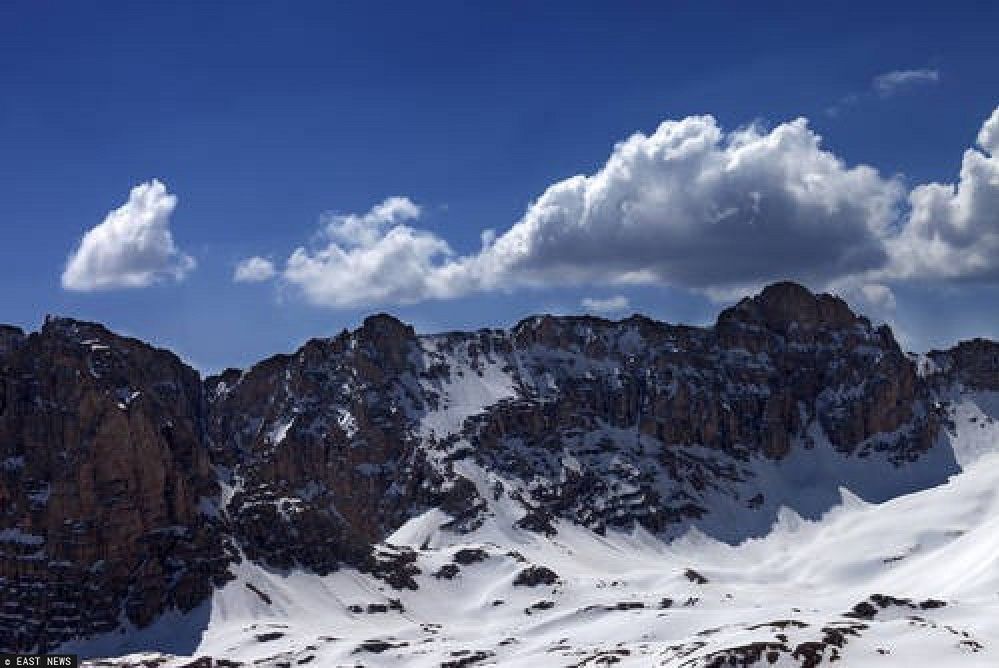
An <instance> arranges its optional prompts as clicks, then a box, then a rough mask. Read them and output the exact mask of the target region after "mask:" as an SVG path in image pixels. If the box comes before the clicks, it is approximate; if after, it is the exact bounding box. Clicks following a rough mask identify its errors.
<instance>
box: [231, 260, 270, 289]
mask: <svg viewBox="0 0 999 668" xmlns="http://www.w3.org/2000/svg"><path fill="white" fill-rule="evenodd" d="M275 275H277V270H276V269H275V268H274V263H273V262H271V261H270V260H268V259H267V258H263V257H258V256H254V257H248V258H246V259H245V260H243V261H241V262H240V263H239V264H237V265H236V271H235V272H234V273H233V275H232V280H233V281H234V282H236V283H260V282H263V281H269V280H270V279H272V278H274V276H275Z"/></svg>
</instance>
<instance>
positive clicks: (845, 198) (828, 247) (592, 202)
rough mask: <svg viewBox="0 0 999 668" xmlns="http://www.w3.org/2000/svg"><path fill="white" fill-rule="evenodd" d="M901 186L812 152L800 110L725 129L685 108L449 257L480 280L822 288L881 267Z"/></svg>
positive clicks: (814, 138)
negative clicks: (473, 246)
mask: <svg viewBox="0 0 999 668" xmlns="http://www.w3.org/2000/svg"><path fill="white" fill-rule="evenodd" d="M902 193H903V190H902V187H901V184H900V183H899V182H898V181H897V180H895V179H885V178H882V177H881V176H880V175H879V174H878V172H877V171H876V170H875V169H873V168H871V167H866V166H859V167H848V166H846V165H845V164H844V163H843V162H842V161H841V160H840V159H839V158H837V157H836V156H834V155H833V154H832V153H829V152H828V151H825V150H822V149H821V147H820V138H819V137H818V135H816V134H815V133H814V132H812V131H811V130H810V129H809V128H808V125H807V122H806V121H805V120H804V119H798V120H795V121H792V122H790V123H784V124H781V125H778V126H777V127H775V128H774V129H773V130H771V131H769V132H766V131H763V130H761V129H760V128H758V127H749V128H745V129H742V130H737V131H734V132H730V133H725V132H723V131H722V130H721V129H720V128H719V127H718V125H717V123H716V122H715V120H714V118H712V117H710V116H694V117H688V118H685V119H683V120H681V121H667V122H665V123H663V124H662V125H660V126H659V128H658V129H657V130H656V132H655V133H653V134H652V135H649V136H646V135H643V134H636V135H633V136H632V137H630V138H629V139H627V140H626V141H624V142H621V143H619V144H618V145H617V146H615V148H614V151H613V152H612V154H611V156H610V158H609V159H608V160H607V162H606V164H605V165H604V166H603V167H602V168H601V169H600V170H599V171H597V172H596V173H595V174H592V175H590V176H574V177H572V178H569V179H566V180H564V181H561V182H559V183H556V184H554V185H552V186H550V187H549V188H548V189H547V190H546V191H545V193H544V194H542V196H541V197H540V198H538V200H537V201H535V202H534V203H533V204H532V205H531V206H530V207H529V209H528V211H527V213H526V214H525V216H524V217H523V218H522V219H521V220H520V221H519V222H518V223H516V224H515V225H514V226H513V227H512V228H511V229H510V230H509V231H507V232H506V233H504V234H503V235H501V236H499V237H498V238H496V240H495V241H494V242H493V243H492V244H491V245H490V246H489V247H488V248H486V249H485V250H483V251H482V252H481V253H480V254H479V255H478V256H476V257H473V258H465V259H463V260H462V261H460V263H459V264H460V265H461V266H462V267H463V268H464V270H465V271H464V274H465V275H466V276H467V277H469V278H470V279H472V280H470V281H469V283H471V284H478V285H479V286H481V287H483V288H491V287H493V286H495V285H498V284H501V283H504V282H505V283H540V284H551V283H606V282H610V283H614V284H639V283H657V284H668V285H675V286H681V287H687V288H694V289H705V290H707V289H724V288H726V287H736V286H742V285H746V284H754V283H758V282H761V281H768V280H771V279H773V278H776V277H778V276H780V277H785V278H795V279H798V280H802V281H805V282H808V283H823V282H826V281H829V280H831V279H833V278H836V277H838V276H841V275H843V274H847V273H855V272H859V271H864V270H866V269H870V268H875V267H879V266H881V265H882V264H883V262H884V260H885V255H884V249H883V247H882V244H881V237H882V236H883V234H884V231H885V230H886V229H887V228H888V227H889V226H890V224H891V223H892V221H894V220H895V219H896V216H897V207H898V204H899V202H900V200H901V196H902Z"/></svg>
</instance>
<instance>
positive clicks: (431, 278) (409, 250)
mask: <svg viewBox="0 0 999 668" xmlns="http://www.w3.org/2000/svg"><path fill="white" fill-rule="evenodd" d="M419 216H420V208H419V207H418V206H416V205H415V204H414V203H413V202H411V201H410V200H409V199H407V198H405V197H390V198H389V199H386V200H385V201H384V202H382V203H381V204H379V205H377V206H375V207H374V208H372V209H371V210H370V211H369V212H367V213H366V214H363V215H355V214H351V215H340V214H338V215H333V216H329V217H328V220H327V221H326V223H325V226H324V231H323V237H324V239H323V241H324V243H325V245H324V246H321V247H320V248H318V249H313V250H309V249H306V248H304V247H302V248H298V249H296V250H295V251H294V252H293V253H292V254H291V257H289V258H288V262H287V265H286V267H285V269H284V272H283V274H282V276H283V278H284V280H285V281H287V282H288V283H289V284H291V285H293V286H296V287H297V288H299V289H300V290H301V291H302V293H303V294H304V296H305V297H306V299H307V300H309V301H310V302H312V303H313V304H317V305H322V306H334V307H347V306H354V305H359V304H369V303H372V302H395V303H412V302H416V301H420V300H423V299H428V298H433V297H451V296H455V295H457V294H459V293H460V292H462V289H461V288H460V286H457V285H452V284H451V283H450V282H449V281H448V280H447V277H446V276H443V275H442V273H441V272H445V273H446V272H447V271H448V270H449V264H448V262H449V258H451V257H452V256H453V253H452V251H451V248H450V246H448V244H447V242H445V241H444V240H442V239H440V238H438V237H436V236H435V235H433V234H432V233H430V232H426V231H422V230H418V229H414V228H412V227H410V226H408V225H406V224H405V222H407V221H409V220H413V219H416V218H418V217H419Z"/></svg>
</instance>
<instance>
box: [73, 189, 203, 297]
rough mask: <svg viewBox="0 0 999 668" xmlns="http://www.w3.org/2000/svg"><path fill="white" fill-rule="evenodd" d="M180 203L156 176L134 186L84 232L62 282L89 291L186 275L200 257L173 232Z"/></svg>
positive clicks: (129, 286)
mask: <svg viewBox="0 0 999 668" xmlns="http://www.w3.org/2000/svg"><path fill="white" fill-rule="evenodd" d="M176 207H177V197H176V195H171V194H170V193H168V192H167V189H166V186H164V185H163V184H162V183H161V182H160V181H158V180H156V179H153V180H152V181H149V182H147V183H142V184H140V185H137V186H135V187H134V188H132V190H131V192H130V193H129V196H128V201H127V202H125V204H123V205H122V206H120V207H119V208H117V209H115V210H114V211H111V212H110V213H108V215H107V216H106V217H105V218H104V220H103V222H101V223H100V224H99V225H97V226H96V227H94V228H92V229H90V230H88V231H87V233H86V234H84V235H83V238H82V239H81V240H80V245H79V246H77V248H76V249H75V250H74V251H73V252H72V253H71V254H70V256H69V259H68V260H67V261H66V268H65V270H64V271H63V273H62V287H63V288H64V289H66V290H75V291H82V292H88V291H93V290H111V289H116V288H143V287H146V286H149V285H152V284H153V283H157V282H160V281H163V280H167V279H172V280H175V281H181V280H183V279H184V277H185V276H186V275H187V274H188V272H190V271H191V270H193V269H194V267H195V264H196V263H195V261H194V258H192V257H190V256H189V255H185V254H184V253H182V252H181V251H180V249H179V248H177V246H176V245H175V244H174V241H173V235H172V234H171V233H170V216H171V215H172V214H173V211H174V209H175V208H176Z"/></svg>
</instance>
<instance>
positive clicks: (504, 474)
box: [0, 283, 999, 666]
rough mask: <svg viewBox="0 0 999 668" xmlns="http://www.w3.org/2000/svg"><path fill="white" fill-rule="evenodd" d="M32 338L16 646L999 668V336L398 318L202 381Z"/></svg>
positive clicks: (90, 342)
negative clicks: (903, 336)
mask: <svg viewBox="0 0 999 668" xmlns="http://www.w3.org/2000/svg"><path fill="white" fill-rule="evenodd" d="M5 332H6V334H5V335H4V337H2V338H0V374H2V383H0V464H2V465H0V500H4V501H5V503H4V506H3V508H2V509H0V592H3V605H2V608H0V645H2V649H30V648H38V647H40V646H45V647H54V646H61V648H62V649H64V650H66V651H79V652H80V653H82V654H84V655H86V656H92V657H119V658H117V659H114V660H113V661H111V660H109V661H111V662H112V663H113V664H114V665H168V666H183V665H205V666H211V665H216V664H217V665H230V664H225V663H222V662H223V661H235V662H242V663H246V664H247V665H254V664H256V665H288V666H291V665H298V664H302V665H304V664H313V665H322V666H326V665H331V666H332V665H417V666H424V665H425V666H441V665H448V666H476V665H497V664H501V665H524V666H536V665H602V664H609V663H622V664H624V665H628V664H632V665H641V666H645V665H665V666H723V665H756V664H759V665H789V666H799V665H805V666H812V665H819V664H820V663H823V662H829V661H834V660H836V659H837V658H839V659H841V660H842V663H841V664H840V665H849V666H855V665H867V664H868V663H870V665H886V666H890V665H897V666H913V665H931V664H941V662H943V664H944V665H951V664H953V665H972V666H975V665H981V666H985V665H996V661H997V659H999V650H997V649H996V648H995V647H993V644H994V643H993V642H992V639H994V638H999V621H996V620H999V569H997V568H996V567H997V565H999V564H997V563H996V558H997V557H996V556H995V555H996V554H999V552H996V548H997V547H999V545H997V544H996V539H995V537H994V534H995V533H996V532H995V529H996V528H999V498H997V496H996V494H997V492H996V490H997V489H999V487H997V485H996V482H997V478H999V454H997V453H999V448H997V445H999V424H997V422H996V419H999V344H996V343H994V342H989V341H984V340H976V341H971V342H965V343H962V344H960V345H958V346H956V347H955V348H953V349H951V350H949V351H944V352H933V353H929V354H927V355H924V356H912V355H906V354H905V353H903V352H902V351H901V350H900V349H899V347H898V345H897V343H896V342H895V340H894V338H893V336H892V334H891V331H890V330H889V329H888V328H887V327H880V328H877V327H874V326H872V325H871V323H870V322H869V321H868V320H867V319H865V318H863V317H859V316H857V315H855V314H854V313H853V312H852V311H851V310H850V309H849V307H848V306H847V305H846V304H845V303H844V302H842V301H841V300H839V299H837V298H835V297H831V296H829V295H813V294H812V293H810V292H808V291H807V290H806V289H804V288H802V287H801V286H798V285H795V284H791V283H781V284H776V285H773V286H770V287H769V288H767V289H766V290H764V291H763V292H762V293H761V294H760V295H757V296H756V297H753V298H747V299H745V300H743V301H742V302H740V303H739V304H737V305H736V306H734V307H732V308H730V309H727V310H726V311H724V312H723V313H722V314H721V315H720V316H719V318H718V322H717V323H716V324H715V326H713V327H710V328H694V327H686V326H679V325H669V324H666V323H661V322H656V321H652V320H648V319H646V318H642V317H640V316H634V317H632V318H629V319H626V320H623V321H620V322H611V321H607V320H602V319H597V318H589V317H586V318H573V317H551V316H541V317H535V318H530V319H527V320H525V321H522V322H521V323H518V324H517V325H516V326H515V327H513V328H511V329H510V330H481V331H478V332H473V333H449V334H442V335H433V336H417V335H416V334H415V332H414V331H413V330H412V328H410V327H407V326H406V325H404V324H402V323H400V322H399V321H397V320H395V319H394V318H391V317H390V316H385V315H380V316H373V317H371V318H368V319H367V320H366V321H365V322H364V324H363V325H362V326H361V327H360V328H359V329H358V330H356V331H354V332H346V331H345V332H343V333H342V334H340V335H339V336H336V337H333V338H329V339H315V340H312V341H310V342H308V343H307V344H306V345H305V346H303V347H302V348H301V349H300V350H299V351H297V352H296V353H294V354H293V355H279V356H276V357H273V358H271V359H268V360H265V361H263V362H261V363H259V364H257V365H256V366H254V367H252V368H251V369H247V370H229V371H226V372H225V373H223V374H220V375H219V376H214V377H210V378H207V379H205V380H204V381H203V382H202V381H200V380H199V379H198V378H197V374H196V373H195V372H193V371H192V370H190V369H188V368H187V367H185V366H184V365H183V364H182V363H180V361H179V360H177V359H176V357H174V356H173V355H171V354H170V353H168V352H166V351H159V350H155V349H152V348H150V347H148V346H146V345H145V344H142V343H141V342H138V341H134V340H131V339H123V338H121V337H118V336H116V335H114V334H113V333H111V332H109V331H107V330H106V329H104V328H103V327H100V326H99V325H92V324H88V323H79V322H76V321H70V320H65V319H53V320H50V321H49V322H47V323H46V325H45V327H43V328H42V330H41V331H40V332H38V333H35V334H31V335H28V336H25V335H23V334H20V333H19V332H17V331H15V330H13V329H9V330H5ZM136 653H139V654H136ZM125 655H132V656H125ZM196 656H198V657H212V658H203V659H202V660H201V661H200V663H199V662H195V659H194V658H192V657H196ZM122 657H124V658H122Z"/></svg>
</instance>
